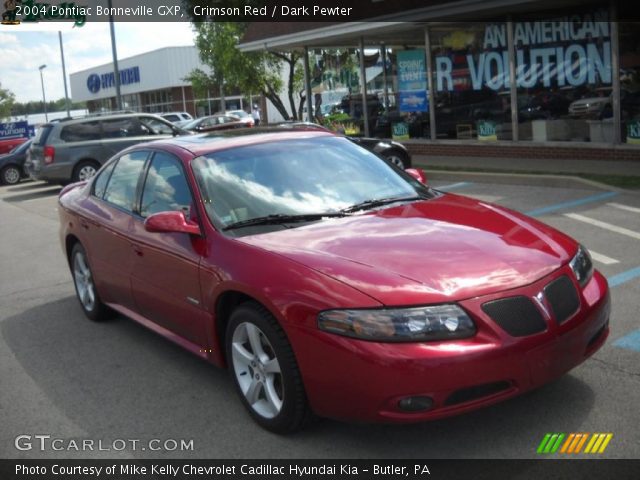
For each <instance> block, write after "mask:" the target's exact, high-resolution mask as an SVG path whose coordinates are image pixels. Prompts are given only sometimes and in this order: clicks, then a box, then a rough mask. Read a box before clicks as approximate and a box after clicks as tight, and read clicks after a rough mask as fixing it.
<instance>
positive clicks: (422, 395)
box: [58, 128, 610, 433]
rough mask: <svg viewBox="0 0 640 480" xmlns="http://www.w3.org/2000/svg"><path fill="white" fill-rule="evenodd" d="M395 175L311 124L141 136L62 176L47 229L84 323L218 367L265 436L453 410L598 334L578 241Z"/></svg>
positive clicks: (556, 369)
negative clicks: (82, 175) (170, 344)
mask: <svg viewBox="0 0 640 480" xmlns="http://www.w3.org/2000/svg"><path fill="white" fill-rule="evenodd" d="M411 173H412V174H411V175H410V174H408V173H407V172H404V171H401V170H398V169H397V168H394V167H392V166H391V165H389V164H388V163H387V162H385V161H384V160H382V159H380V158H379V157H378V156H376V155H374V154H372V153H371V152H369V151H367V150H365V149H364V148H361V147H359V146H357V145H355V144H354V143H353V142H351V141H349V140H348V139H346V138H344V137H340V136H335V135H333V134H331V133H328V132H322V131H316V130H299V129H298V130H296V129H283V128H275V129H271V130H264V129H240V130H230V131H227V132H224V133H218V134H216V135H213V136H210V135H195V136H190V137H179V138H175V139H166V140H162V141H158V142H151V143H146V144H139V145H136V146H134V147H131V148H128V149H127V150H125V151H123V152H120V153H119V154H117V155H116V156H114V158H112V159H111V160H110V161H109V162H108V163H107V164H106V165H104V166H103V167H102V169H101V170H100V172H99V173H98V174H97V175H96V176H95V177H94V178H93V179H90V180H89V181H85V182H80V183H77V184H74V185H69V186H67V187H66V188H64V189H63V190H62V191H61V193H60V197H59V209H58V211H59V214H60V235H61V237H60V240H61V242H62V246H63V249H64V253H65V256H66V259H67V260H68V264H69V267H70V270H71V273H72V277H73V280H74V284H75V289H76V293H77V296H78V300H79V302H80V306H81V307H82V309H83V311H84V313H85V315H86V316H87V317H88V318H89V319H91V320H96V321H97V320H104V319H106V318H108V317H109V314H110V313H111V312H112V311H116V312H118V313H120V314H123V315H126V316H128V317H130V318H132V319H133V320H135V321H137V322H140V323H141V324H143V325H144V326H146V327H148V328H150V329H151V330H153V331H154V332H156V333H159V334H160V335H163V336H165V337H166V338H167V339H169V340H171V341H174V342H176V343H177V344H179V345H181V346H182V347H184V348H186V349H187V350H189V351H191V352H192V353H194V354H196V355H198V356H199V357H201V358H203V359H205V360H207V361H209V362H211V363H213V364H215V365H218V366H221V367H227V368H228V369H229V372H230V375H231V378H232V381H233V382H234V384H235V388H236V390H237V392H238V394H239V397H240V399H241V401H242V402H243V404H244V406H245V407H246V409H247V410H248V412H249V414H250V415H251V416H252V417H253V418H254V419H255V421H256V422H257V423H259V424H260V425H261V426H263V427H264V428H266V429H269V430H271V431H275V432H281V433H282V432H290V431H294V430H296V429H299V428H302V427H303V426H304V425H305V423H306V421H307V420H308V419H309V418H310V417H311V416H312V414H316V415H318V416H323V417H324V416H326V417H331V418H338V419H350V420H358V421H364V422H370V421H379V422H416V421H424V420H429V419H436V418H442V417H446V416H450V415H455V414H459V413H463V412H467V411H470V410H474V409H477V408H480V407H483V406H486V405H490V404H493V403H496V402H499V401H501V400H505V399H507V398H510V397H513V396H515V395H518V394H521V393H523V392H526V391H528V390H531V389H533V388H536V387H539V386H540V385H543V384H545V383H547V382H549V381H551V380H553V379H555V378H557V377H559V376H561V375H562V374H564V373H565V372H567V371H568V370H570V369H572V368H573V367H575V366H576V365H579V364H580V363H582V362H583V361H584V360H585V359H587V358H588V357H589V356H591V355H592V354H593V353H594V352H596V351H597V350H598V349H599V348H600V347H601V346H602V345H603V343H604V342H605V339H606V338H607V336H608V334H609V309H610V303H609V302H610V300H609V293H608V287H607V281H606V279H605V278H604V277H603V276H602V275H601V274H600V273H599V272H598V271H596V270H594V268H593V265H592V263H591V259H590V257H589V254H588V252H587V250H586V249H585V248H584V247H582V246H580V245H579V244H578V243H577V242H576V241H575V240H573V239H571V238H570V237H568V236H567V235H565V234H563V233H560V232H559V231H557V230H555V229H553V228H552V227H549V226H547V225H544V224H542V223H540V222H538V221H536V220H534V219H531V218H528V217H526V216H525V215H523V214H520V213H517V212H514V211H511V210H508V209H506V208H503V207H500V206H497V205H491V204H488V203H486V202H484V201H478V200H475V199H472V198H466V197H462V196H458V195H453V194H447V193H443V192H439V191H436V190H433V189H432V188H429V187H428V186H426V185H424V184H423V183H420V182H419V181H418V180H416V179H415V178H414V175H415V176H418V175H417V174H416V173H417V172H415V171H411ZM96 335H100V333H99V332H98V331H96ZM161 374H162V372H157V375H161ZM129 380H130V381H132V382H134V381H135V379H129ZM511 420H513V419H511ZM504 421H510V419H504Z"/></svg>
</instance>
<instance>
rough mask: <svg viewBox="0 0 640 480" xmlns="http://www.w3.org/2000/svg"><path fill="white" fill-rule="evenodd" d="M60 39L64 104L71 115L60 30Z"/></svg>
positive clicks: (68, 114)
mask: <svg viewBox="0 0 640 480" xmlns="http://www.w3.org/2000/svg"><path fill="white" fill-rule="evenodd" d="M58 40H60V58H61V59H62V80H63V81H64V104H65V105H66V107H67V117H71V108H70V104H71V102H70V101H69V90H67V68H66V67H65V65H64V48H63V46H62V32H61V31H60V30H58Z"/></svg>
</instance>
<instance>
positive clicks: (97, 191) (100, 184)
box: [93, 162, 116, 198]
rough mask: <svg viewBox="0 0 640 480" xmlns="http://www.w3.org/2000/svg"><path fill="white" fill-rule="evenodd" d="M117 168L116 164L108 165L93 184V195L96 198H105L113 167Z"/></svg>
mask: <svg viewBox="0 0 640 480" xmlns="http://www.w3.org/2000/svg"><path fill="white" fill-rule="evenodd" d="M115 166H116V162H113V163H110V164H109V165H107V166H106V167H105V168H104V169H103V170H102V171H101V172H100V173H99V174H98V176H97V178H96V179H95V181H94V182H93V194H94V195H95V196H96V197H98V198H102V197H103V196H104V192H105V190H106V189H107V182H108V181H109V177H110V176H111V172H113V167H115Z"/></svg>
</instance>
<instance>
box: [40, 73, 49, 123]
mask: <svg viewBox="0 0 640 480" xmlns="http://www.w3.org/2000/svg"><path fill="white" fill-rule="evenodd" d="M45 68H47V66H46V65H40V66H39V67H38V70H40V83H41V84H42V105H43V106H44V121H45V122H49V116H48V115H47V99H46V97H45V96H44V79H43V78H42V70H44V69H45Z"/></svg>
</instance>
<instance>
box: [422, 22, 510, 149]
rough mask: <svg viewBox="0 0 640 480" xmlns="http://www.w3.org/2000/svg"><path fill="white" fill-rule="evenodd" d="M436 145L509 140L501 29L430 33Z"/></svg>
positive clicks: (478, 26)
mask: <svg viewBox="0 0 640 480" xmlns="http://www.w3.org/2000/svg"><path fill="white" fill-rule="evenodd" d="M429 32H430V34H429V35H430V42H431V54H432V66H433V77H434V85H435V92H434V94H435V117H436V136H437V138H439V139H458V140H487V141H492V140H511V138H512V135H511V111H510V101H511V100H510V98H511V97H510V84H509V54H508V48H507V32H506V25H505V23H464V24H460V25H446V26H440V25H435V26H432V27H430V28H429Z"/></svg>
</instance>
